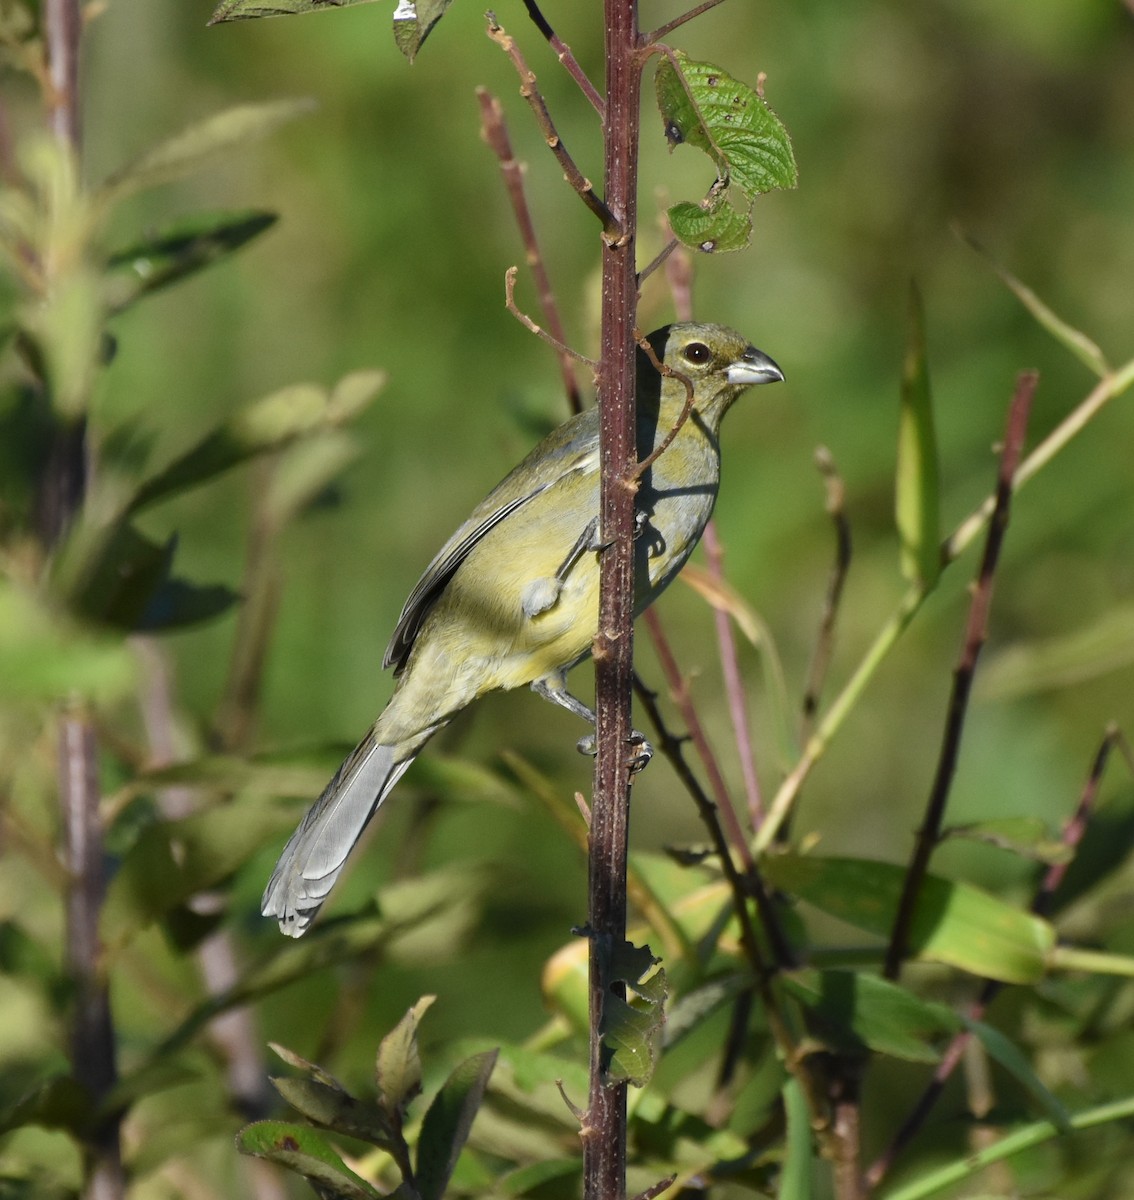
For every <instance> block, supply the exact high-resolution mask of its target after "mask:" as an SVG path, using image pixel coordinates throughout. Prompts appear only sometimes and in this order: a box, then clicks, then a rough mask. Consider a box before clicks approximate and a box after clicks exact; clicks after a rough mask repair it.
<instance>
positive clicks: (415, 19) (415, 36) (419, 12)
mask: <svg viewBox="0 0 1134 1200" xmlns="http://www.w3.org/2000/svg"><path fill="white" fill-rule="evenodd" d="M452 3H453V0H398V7H397V8H396V9H394V41H395V42H396V43H397V46H398V49H399V50H400V51H401V52H402V53H403V54H404V55H405V56H406V58H408V59H409V60H410V62H413V60H414V58H415V57H416V55H417V52H418V51H419V50H420V49H421V47H422V43H424V41H425V39H426V38H427V37H428V36H429V34H430V33H431V31H432V29H433V26H434V25H436V24H437V22H438V21H440V20H441V18H442V17H443V16H444V15H445V12H446V10H447V9H448V7H449V5H450V4H452Z"/></svg>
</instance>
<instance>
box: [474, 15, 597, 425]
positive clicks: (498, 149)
mask: <svg viewBox="0 0 1134 1200" xmlns="http://www.w3.org/2000/svg"><path fill="white" fill-rule="evenodd" d="M537 11H538V10H537ZM476 98H477V100H478V102H479V103H480V121H481V126H480V131H481V136H482V137H483V138H484V140H485V142H487V144H488V146H489V147H490V148H491V150H492V152H493V153H494V154H495V155H496V157H497V159H498V161H499V163H500V173H501V174H502V175H503V176H504V186H505V188H506V189H507V192H508V199H509V200H510V201H511V204H512V213H513V215H514V216H515V218H516V224H517V225H518V226H519V228H520V238H521V239H522V241H523V243H524V251H525V257H526V258H527V263H528V268H529V269H530V270H531V273H532V278H533V279H534V280H535V285H536V291H537V292H538V293H539V303H540V308H542V309H543V316H544V320H545V321H546V322H547V325H548V328H549V329H550V331H551V335H552V337H554V338H555V340H556V341H557V342H559V343H560V345H565V344H566V341H567V334H566V332H565V331H564V329H563V322H562V320H561V319H560V317H559V305H558V304H557V303H556V301H555V292H554V291H553V290H552V287H551V280H550V278H549V277H548V274H547V266H546V265H545V263H544V261H543V255H542V254H541V253H540V248H539V239H538V238H537V237H536V231H535V222H534V221H533V220H532V214H531V209H530V208H529V207H528V199H527V195H526V193H525V191H524V170H523V167H522V166H521V165H520V163H519V162H517V160H516V156H515V154H513V152H512V141H511V138H509V136H508V126H507V123H506V122H505V120H504V109H503V107H502V106H501V104H500V101H499V100H497V99H496V97H495V96H493V95H492V94H491V93H490V92H488V91H487V90H486V89H485V88H477V89H476ZM557 353H558V357H559V370H560V372H561V374H562V376H563V387H564V390H565V391H566V393H567V403H568V405H569V406H570V409H571V411H572V412H573V413H577V412H581V411H582V409H583V399H582V395H581V394H580V392H579V381H578V380H577V379H576V378H575V370H574V367H573V365H572V357H573V356H572V355H571V353H570V352H569V351H567V350H560V351H558V352H557Z"/></svg>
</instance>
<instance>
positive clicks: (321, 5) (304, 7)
mask: <svg viewBox="0 0 1134 1200" xmlns="http://www.w3.org/2000/svg"><path fill="white" fill-rule="evenodd" d="M373 3H374V0H223V3H221V4H218V5H217V7H216V9H215V10H214V12H213V15H212V16H211V17H210V18H209V24H210V25H220V24H222V23H223V22H225V21H251V20H254V19H255V18H257V17H290V16H294V15H295V14H297V13H309V12H324V11H326V10H327V9H332V8H350V6H351V5H352V4H373Z"/></svg>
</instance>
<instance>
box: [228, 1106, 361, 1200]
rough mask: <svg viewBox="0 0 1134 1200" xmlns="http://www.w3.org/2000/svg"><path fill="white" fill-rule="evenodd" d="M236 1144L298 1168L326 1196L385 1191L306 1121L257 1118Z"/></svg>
mask: <svg viewBox="0 0 1134 1200" xmlns="http://www.w3.org/2000/svg"><path fill="white" fill-rule="evenodd" d="M236 1148H237V1149H238V1150H239V1151H240V1153H241V1154H251V1155H254V1156H255V1157H256V1158H266V1159H268V1161H269V1162H274V1163H279V1165H280V1166H283V1167H287V1168H288V1169H289V1170H292V1171H295V1172H296V1173H297V1174H299V1175H302V1176H303V1177H304V1178H305V1179H309V1180H310V1181H311V1183H312V1184H313V1185H314V1186H315V1188H316V1190H317V1191H318V1192H319V1195H320V1196H322V1197H335V1198H336V1200H338V1198H340V1197H341V1198H342V1200H377V1197H379V1196H380V1195H381V1193H380V1192H378V1191H376V1190H375V1189H374V1188H372V1187H371V1186H370V1184H368V1183H367V1182H366V1180H365V1179H362V1178H361V1177H360V1176H358V1175H356V1174H355V1173H354V1172H353V1171H352V1170H351V1169H350V1168H349V1167H348V1166H347V1165H346V1163H344V1162H343V1160H342V1159H341V1158H340V1157H339V1156H338V1155H337V1154H336V1153H335V1151H334V1150H332V1149H331V1146H330V1144H329V1143H328V1142H327V1140H326V1138H324V1137H323V1135H322V1134H321V1133H319V1132H317V1131H316V1130H314V1129H311V1128H309V1127H308V1126H306V1125H291V1124H288V1123H287V1122H286V1121H257V1122H255V1124H252V1125H246V1126H245V1127H244V1128H243V1129H242V1130H241V1131H240V1132H239V1133H238V1134H237V1135H236Z"/></svg>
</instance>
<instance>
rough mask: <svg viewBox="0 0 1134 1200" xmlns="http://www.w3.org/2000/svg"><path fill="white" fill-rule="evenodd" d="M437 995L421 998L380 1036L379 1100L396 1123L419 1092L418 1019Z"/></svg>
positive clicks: (378, 1059) (377, 1063) (376, 1067)
mask: <svg viewBox="0 0 1134 1200" xmlns="http://www.w3.org/2000/svg"><path fill="white" fill-rule="evenodd" d="M436 999H437V997H436V996H422V998H421V999H420V1000H419V1001H418V1002H417V1003H416V1004H415V1005H413V1006H412V1007H411V1008H410V1009H408V1010H407V1012H406V1014H405V1016H404V1017H402V1019H401V1020H400V1021H399V1022H398V1023H397V1025H395V1026H394V1028H393V1029H392V1030H391V1031H390V1032H389V1033H388V1034H386V1036H385V1037H384V1038H383V1039H382V1044H381V1045H380V1046H379V1047H378V1058H377V1061H376V1063H375V1069H374V1073H375V1079H376V1081H377V1085H378V1103H379V1104H380V1105H381V1106H382V1108H383V1109H384V1110H385V1111H386V1114H387V1116H388V1117H390V1118H392V1119H394V1120H397V1121H398V1122H399V1123H400V1121H401V1118H402V1117H403V1116H404V1115H405V1111H406V1106H407V1105H408V1104H409V1103H410V1101H411V1100H413V1098H414V1097H415V1096H417V1095H419V1094H420V1092H421V1054H420V1053H419V1051H418V1048H417V1026H418V1022H419V1021H420V1020H421V1018H422V1017H423V1016H425V1014H426V1013H427V1012H428V1011H429V1008H430V1007H431V1006H432V1004H433V1001H434V1000H436Z"/></svg>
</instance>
